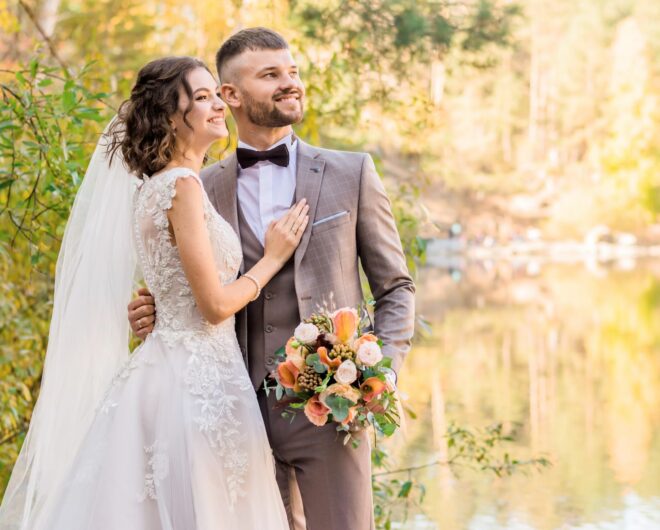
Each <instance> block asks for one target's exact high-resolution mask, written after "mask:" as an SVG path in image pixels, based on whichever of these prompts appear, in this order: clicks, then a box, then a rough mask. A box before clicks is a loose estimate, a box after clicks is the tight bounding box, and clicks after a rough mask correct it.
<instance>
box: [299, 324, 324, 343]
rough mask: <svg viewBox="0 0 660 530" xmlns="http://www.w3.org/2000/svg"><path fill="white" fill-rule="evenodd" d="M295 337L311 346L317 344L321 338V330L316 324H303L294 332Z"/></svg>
mask: <svg viewBox="0 0 660 530" xmlns="http://www.w3.org/2000/svg"><path fill="white" fill-rule="evenodd" d="M293 336H294V337H295V338H296V339H297V340H298V342H300V343H302V344H311V343H313V342H316V339H317V338H318V336H319V328H317V327H316V326H315V325H314V324H307V323H306V322H303V323H301V324H298V327H297V328H296V329H295V331H294V332H293Z"/></svg>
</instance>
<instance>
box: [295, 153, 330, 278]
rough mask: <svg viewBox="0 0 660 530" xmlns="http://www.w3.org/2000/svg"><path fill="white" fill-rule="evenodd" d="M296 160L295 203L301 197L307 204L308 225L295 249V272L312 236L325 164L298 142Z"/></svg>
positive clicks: (317, 154)
mask: <svg viewBox="0 0 660 530" xmlns="http://www.w3.org/2000/svg"><path fill="white" fill-rule="evenodd" d="M298 142H299V143H298V159H297V166H296V168H297V170H296V202H298V201H299V200H300V199H302V198H303V197H304V198H305V199H307V204H309V223H308V224H307V228H306V229H305V233H304V234H303V237H302V239H301V241H300V245H298V248H297V249H296V253H295V258H294V263H295V268H296V270H297V269H298V266H299V265H300V262H301V261H302V258H303V256H304V255H305V251H306V250H307V245H309V238H310V237H311V235H312V223H313V221H314V217H315V214H316V207H317V206H318V202H319V194H320V192H321V184H322V182H323V170H324V167H325V162H324V161H323V160H320V159H319V158H318V156H319V153H318V151H316V150H315V149H314V148H313V147H312V146H310V145H308V144H306V143H304V142H302V141H301V140H298Z"/></svg>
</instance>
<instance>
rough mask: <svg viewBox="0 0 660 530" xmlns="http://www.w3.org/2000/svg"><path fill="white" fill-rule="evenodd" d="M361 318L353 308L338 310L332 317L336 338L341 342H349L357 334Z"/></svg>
mask: <svg viewBox="0 0 660 530" xmlns="http://www.w3.org/2000/svg"><path fill="white" fill-rule="evenodd" d="M359 320H360V319H359V318H358V314H357V311H356V310H355V309H352V308H348V307H345V308H342V309H338V310H337V311H335V312H334V314H333V315H332V324H333V326H334V328H335V333H334V334H335V336H336V337H337V339H338V340H339V341H340V342H344V343H345V342H348V341H349V340H351V339H352V338H353V337H354V336H355V334H356V333H357V328H358V323H359Z"/></svg>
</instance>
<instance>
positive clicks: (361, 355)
mask: <svg viewBox="0 0 660 530" xmlns="http://www.w3.org/2000/svg"><path fill="white" fill-rule="evenodd" d="M382 359H383V352H382V351H381V350H380V346H378V343H376V342H364V343H362V345H361V346H360V347H359V348H358V350H357V360H358V362H360V363H361V364H363V365H364V366H373V365H374V364H376V363H378V362H379V361H381V360H382Z"/></svg>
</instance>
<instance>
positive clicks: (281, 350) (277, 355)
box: [275, 346, 286, 360]
mask: <svg viewBox="0 0 660 530" xmlns="http://www.w3.org/2000/svg"><path fill="white" fill-rule="evenodd" d="M275 358H276V359H278V360H284V359H286V347H285V346H282V347H281V348H279V349H278V350H277V351H276V352H275Z"/></svg>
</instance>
